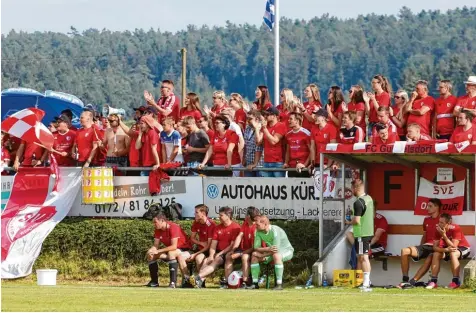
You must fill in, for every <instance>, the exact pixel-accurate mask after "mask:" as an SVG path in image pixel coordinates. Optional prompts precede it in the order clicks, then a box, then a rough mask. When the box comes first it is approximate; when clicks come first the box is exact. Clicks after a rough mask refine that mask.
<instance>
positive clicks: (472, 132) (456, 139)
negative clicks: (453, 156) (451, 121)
mask: <svg viewBox="0 0 476 313" xmlns="http://www.w3.org/2000/svg"><path fill="white" fill-rule="evenodd" d="M456 119H457V121H458V126H457V127H456V128H455V130H454V131H453V134H452V135H451V138H450V142H451V143H453V144H457V143H464V142H467V143H468V144H473V145H476V126H475V125H474V123H473V120H474V116H473V114H472V113H471V112H470V111H469V110H466V109H463V111H461V112H460V113H459V114H458V117H457V118H456Z"/></svg>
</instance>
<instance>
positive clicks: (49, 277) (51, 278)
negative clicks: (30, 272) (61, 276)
mask: <svg viewBox="0 0 476 313" xmlns="http://www.w3.org/2000/svg"><path fill="white" fill-rule="evenodd" d="M57 273H58V270H36V281H37V284H38V286H56V274H57Z"/></svg>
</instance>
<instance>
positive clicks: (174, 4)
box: [1, 0, 476, 34]
mask: <svg viewBox="0 0 476 313" xmlns="http://www.w3.org/2000/svg"><path fill="white" fill-rule="evenodd" d="M265 3H266V0H236V1H227V0H167V1H165V0H129V1H125V0H1V32H2V34H6V33H8V32H9V31H10V30H11V29H15V30H16V31H20V30H22V31H26V32H34V31H54V32H62V33H67V32H68V31H69V30H70V26H74V27H75V28H76V29H77V30H78V31H80V32H81V31H83V30H86V29H89V28H97V29H99V30H102V29H104V28H106V29H109V30H112V31H124V30H131V31H133V30H135V29H136V28H143V29H145V30H148V29H150V28H154V29H157V28H159V29H160V30H161V31H170V32H176V31H179V30H183V29H186V27H187V25H190V24H193V25H197V26H202V25H208V26H214V25H218V26H223V25H225V22H226V21H227V20H229V21H231V22H232V23H235V24H244V23H249V24H255V25H259V24H261V23H262V16H263V13H264V8H265ZM279 3H280V11H281V16H286V17H289V18H299V19H305V20H309V19H311V18H313V17H315V16H321V15H322V14H326V13H329V14H330V15H331V16H336V17H339V18H353V17H357V16H358V15H359V14H364V15H365V14H369V13H376V14H387V15H390V14H394V15H396V14H398V11H399V10H400V8H402V7H403V6H407V7H409V8H410V9H411V10H412V11H413V12H420V11H421V10H441V11H446V10H448V9H454V8H457V7H459V8H461V7H463V6H465V5H466V6H468V7H469V6H476V2H475V1H474V0H416V1H415V0H394V1H388V0H359V1H356V0H334V1H332V0H328V1H321V0H279Z"/></svg>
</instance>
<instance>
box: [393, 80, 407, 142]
mask: <svg viewBox="0 0 476 313" xmlns="http://www.w3.org/2000/svg"><path fill="white" fill-rule="evenodd" d="M394 99H395V105H394V106H393V107H391V110H390V119H391V120H392V122H393V123H394V124H395V126H397V134H398V137H399V140H400V141H407V130H406V129H405V125H406V124H407V116H408V115H407V114H406V113H405V112H404V111H405V109H404V108H405V104H407V102H408V93H407V92H406V91H405V90H401V89H400V90H398V91H397V92H396V93H395V96H394Z"/></svg>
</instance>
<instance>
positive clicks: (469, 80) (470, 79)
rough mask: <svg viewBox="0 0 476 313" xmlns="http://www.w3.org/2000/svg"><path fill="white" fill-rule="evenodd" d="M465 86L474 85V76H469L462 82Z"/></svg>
mask: <svg viewBox="0 0 476 313" xmlns="http://www.w3.org/2000/svg"><path fill="white" fill-rule="evenodd" d="M464 83H465V84H466V85H476V76H469V77H468V80H467V81H465V82H464Z"/></svg>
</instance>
